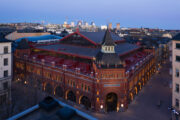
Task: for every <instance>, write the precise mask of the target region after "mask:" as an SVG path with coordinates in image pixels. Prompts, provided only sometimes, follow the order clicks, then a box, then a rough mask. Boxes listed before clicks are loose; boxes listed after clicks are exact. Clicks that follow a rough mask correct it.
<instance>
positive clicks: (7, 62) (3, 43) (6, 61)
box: [0, 37, 12, 104]
mask: <svg viewBox="0 0 180 120" xmlns="http://www.w3.org/2000/svg"><path fill="white" fill-rule="evenodd" d="M0 56H1V57H0V68H1V69H0V104H3V103H6V102H8V101H9V100H10V99H11V79H12V76H11V75H12V73H11V72H12V69H11V68H12V62H11V61H12V58H11V56H12V54H11V42H10V41H8V40H6V39H4V38H1V37H0Z"/></svg>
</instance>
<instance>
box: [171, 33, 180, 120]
mask: <svg viewBox="0 0 180 120" xmlns="http://www.w3.org/2000/svg"><path fill="white" fill-rule="evenodd" d="M172 71H173V74H172V79H173V89H172V106H173V108H174V109H175V110H176V111H177V112H178V113H180V33H179V34H178V35H176V36H175V37H174V38H173V41H172ZM174 113H175V114H174V115H173V117H174V119H173V120H179V115H178V114H176V112H174Z"/></svg>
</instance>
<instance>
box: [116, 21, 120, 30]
mask: <svg viewBox="0 0 180 120" xmlns="http://www.w3.org/2000/svg"><path fill="white" fill-rule="evenodd" d="M116 30H118V31H119V30H120V23H117V24H116Z"/></svg>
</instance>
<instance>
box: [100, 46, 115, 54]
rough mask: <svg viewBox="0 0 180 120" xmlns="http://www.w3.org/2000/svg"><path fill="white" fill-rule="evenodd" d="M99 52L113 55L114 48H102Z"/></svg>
mask: <svg viewBox="0 0 180 120" xmlns="http://www.w3.org/2000/svg"><path fill="white" fill-rule="evenodd" d="M101 52H103V53H115V51H114V46H102V49H101Z"/></svg>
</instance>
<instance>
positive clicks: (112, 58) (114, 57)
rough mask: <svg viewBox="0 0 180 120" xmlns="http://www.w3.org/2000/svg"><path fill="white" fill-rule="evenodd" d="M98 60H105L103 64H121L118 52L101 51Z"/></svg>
mask: <svg viewBox="0 0 180 120" xmlns="http://www.w3.org/2000/svg"><path fill="white" fill-rule="evenodd" d="M96 58H97V61H98V62H103V64H109V65H114V64H119V63H120V58H119V56H118V54H116V53H102V52H99V53H98V54H97V56H96Z"/></svg>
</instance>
